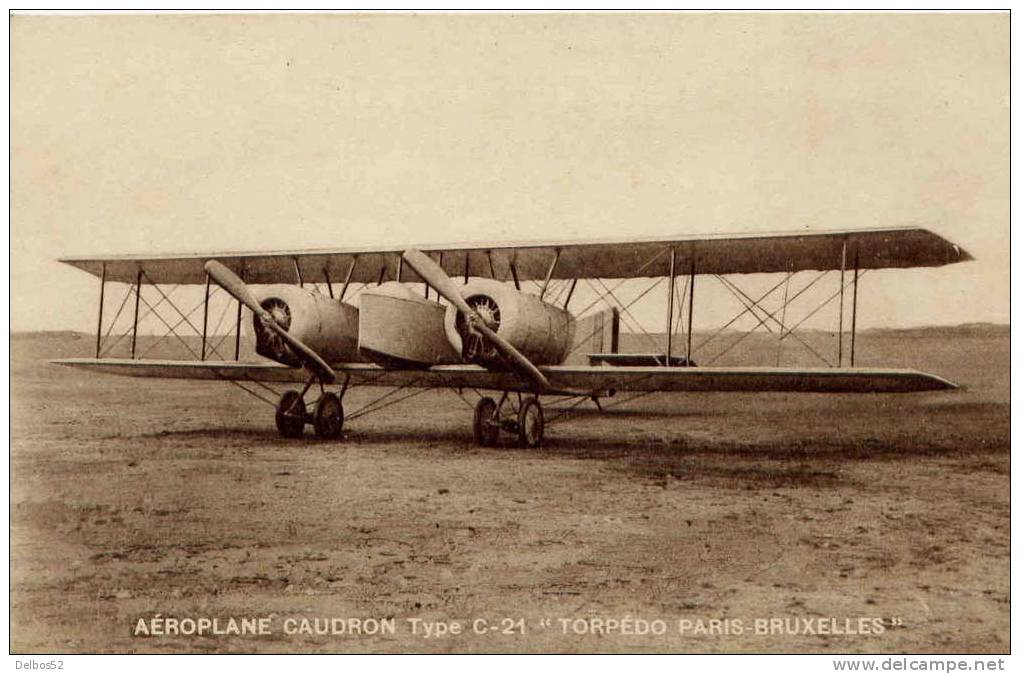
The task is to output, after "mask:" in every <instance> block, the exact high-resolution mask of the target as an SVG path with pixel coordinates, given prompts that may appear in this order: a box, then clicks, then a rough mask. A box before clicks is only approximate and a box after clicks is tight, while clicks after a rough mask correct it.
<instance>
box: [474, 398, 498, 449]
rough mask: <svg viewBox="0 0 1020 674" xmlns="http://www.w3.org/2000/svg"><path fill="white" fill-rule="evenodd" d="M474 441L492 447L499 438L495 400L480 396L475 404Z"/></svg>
mask: <svg viewBox="0 0 1020 674" xmlns="http://www.w3.org/2000/svg"><path fill="white" fill-rule="evenodd" d="M474 431H475V443H476V444H479V445H481V446H482V447H492V446H493V445H495V444H496V441H497V440H499V419H497V418H496V401H495V400H493V399H492V398H482V399H481V400H479V401H478V402H477V403H476V404H475V421H474Z"/></svg>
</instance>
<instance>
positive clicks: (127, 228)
mask: <svg viewBox="0 0 1020 674" xmlns="http://www.w3.org/2000/svg"><path fill="white" fill-rule="evenodd" d="M1008 40H1009V17H1008V15H1007V14H1005V13H1000V14H971V15H959V14H956V15H953V14H940V15H919V14H901V15H845V14H840V15H831V14H829V15H826V14H812V15H789V14H768V15H737V14H729V15H718V14H716V15H668V14H656V15H643V16H634V15H620V14H613V15H548V14H531V15H518V16H513V15H457V16H444V15H431V16H407V15H361V16H354V15H329V16H323V15H300V16H284V15H263V16H243V15H235V16H181V15H174V16H142V17H138V16H103V17H81V16H78V17H38V16H15V17H14V18H13V20H12V27H11V61H12V63H11V143H12V149H11V283H12V306H11V312H12V315H11V328H12V330H34V329H75V330H93V329H94V326H93V322H94V316H95V304H96V296H97V287H98V283H97V282H96V280H95V279H94V278H92V277H90V276H88V275H86V274H84V273H83V272H80V271H77V270H74V269H71V268H69V267H64V266H63V265H60V264H58V263H57V262H56V261H55V260H56V258H58V257H60V256H66V255H84V254H95V255H102V254H113V253H131V252H146V253H151V252H202V251H217V250H272V249H274V248H287V249H294V248H305V247H308V248H315V247H328V246H343V245H353V244H359V245H360V244H379V245H382V246H392V245H394V244H399V243H406V242H413V243H420V242H429V241H436V242H444V241H479V242H484V241H492V240H521V239H536V240H540V239H542V238H548V237H553V238H556V239H564V238H572V237H577V238H591V237H606V236H627V235H630V234H633V235H635V236H654V235H660V234H661V235H664V236H669V235H673V234H680V235H689V234H696V233H708V232H726V231H755V230H763V231H768V230H791V229H801V228H804V227H809V228H844V227H875V226H892V225H904V224H913V225H922V226H925V227H929V228H930V229H933V230H934V231H937V232H938V233H940V234H942V235H943V236H946V237H947V238H949V239H950V240H952V241H954V242H955V243H958V244H960V245H962V246H963V247H965V248H966V249H968V250H969V251H970V252H971V253H972V254H973V255H974V256H975V257H976V258H977V261H976V262H971V263H965V264H961V265H956V266H953V267H948V268H943V269H939V270H911V271H902V272H880V273H876V274H874V275H873V276H872V279H871V280H869V281H868V283H869V285H868V287H867V293H868V295H867V298H868V299H867V300H866V302H867V304H866V305H865V307H866V308H867V309H868V311H867V312H866V313H864V312H862V320H861V325H862V326H864V327H869V326H874V325H894V326H907V325H919V324H945V323H959V322H966V321H997V322H1006V321H1008V316H1009V306H1008V277H1009V247H1008V236H1009V229H1008V228H1009V221H1008V213H1009V135H1008V134H1009V97H1008V94H1009V80H1008V77H1009V60H1008V53H1009V42H1008ZM862 290H863V288H862ZM711 298H712V296H711V295H709V296H708V299H706V300H704V301H705V302H706V304H704V305H700V306H702V307H703V309H702V313H700V317H701V318H703V320H705V321H709V322H711V321H712V320H714V319H715V317H716V315H718V316H721V312H716V313H713V309H712V308H711V304H712V299H711Z"/></svg>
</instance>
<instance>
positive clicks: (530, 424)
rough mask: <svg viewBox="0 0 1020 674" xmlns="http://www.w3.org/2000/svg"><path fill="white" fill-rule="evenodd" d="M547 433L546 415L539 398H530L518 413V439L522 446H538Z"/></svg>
mask: <svg viewBox="0 0 1020 674" xmlns="http://www.w3.org/2000/svg"><path fill="white" fill-rule="evenodd" d="M544 435H545V415H544V414H543V413H542V404H541V403H540V402H538V398H528V399H527V400H525V401H524V404H523V405H521V409H520V411H519V412H518V413H517V439H518V440H519V441H520V443H521V446H522V447H538V446H539V445H541V444H542V438H543V436H544Z"/></svg>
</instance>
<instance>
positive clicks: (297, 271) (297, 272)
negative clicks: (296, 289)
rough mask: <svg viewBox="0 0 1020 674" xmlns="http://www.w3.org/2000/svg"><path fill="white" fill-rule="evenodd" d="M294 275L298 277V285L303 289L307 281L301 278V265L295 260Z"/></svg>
mask: <svg viewBox="0 0 1020 674" xmlns="http://www.w3.org/2000/svg"><path fill="white" fill-rule="evenodd" d="M294 274H295V275H296V276H297V282H298V285H299V286H301V287H302V288H304V287H305V280H304V278H302V276H301V265H300V264H299V263H298V259H297V258H294Z"/></svg>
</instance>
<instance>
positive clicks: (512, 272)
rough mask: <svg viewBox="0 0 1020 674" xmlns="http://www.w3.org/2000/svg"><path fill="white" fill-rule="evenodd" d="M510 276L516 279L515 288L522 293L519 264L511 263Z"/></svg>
mask: <svg viewBox="0 0 1020 674" xmlns="http://www.w3.org/2000/svg"><path fill="white" fill-rule="evenodd" d="M510 276H513V278H514V288H516V289H517V290H518V291H520V289H521V281H520V279H518V278H517V264H516V263H515V262H511V263H510Z"/></svg>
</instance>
